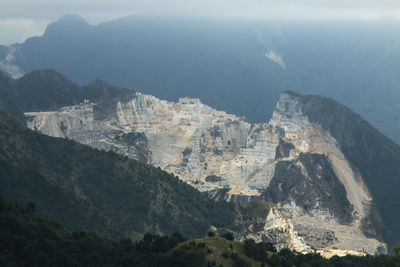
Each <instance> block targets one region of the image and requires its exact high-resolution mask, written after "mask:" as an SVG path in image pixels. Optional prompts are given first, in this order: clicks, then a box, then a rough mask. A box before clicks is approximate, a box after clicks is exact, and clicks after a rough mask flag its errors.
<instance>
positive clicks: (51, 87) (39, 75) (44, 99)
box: [0, 70, 135, 121]
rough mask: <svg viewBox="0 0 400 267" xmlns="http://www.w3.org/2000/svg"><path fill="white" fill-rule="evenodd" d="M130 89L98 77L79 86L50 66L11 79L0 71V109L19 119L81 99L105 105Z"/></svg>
mask: <svg viewBox="0 0 400 267" xmlns="http://www.w3.org/2000/svg"><path fill="white" fill-rule="evenodd" d="M134 92H135V91H134V90H132V89H123V88H117V87H114V86H110V85H108V84H106V83H105V82H102V81H100V80H95V81H94V82H92V83H90V84H88V85H86V86H83V87H81V86H78V85H76V84H75V83H73V82H71V81H70V80H69V79H68V78H66V77H65V76H63V75H61V74H60V73H57V72H55V71H53V70H35V71H32V72H30V73H28V74H26V75H24V76H23V77H21V78H19V79H15V80H14V79H12V78H10V77H8V76H7V75H6V74H4V73H2V72H1V71H0V109H1V110H3V111H6V112H8V113H9V114H11V115H12V116H14V117H15V118H18V119H19V120H21V121H24V119H25V117H24V115H23V112H28V111H49V110H57V109H59V108H61V107H64V106H70V105H77V104H79V103H83V102H84V100H85V99H87V100H90V101H94V102H98V101H102V102H103V103H104V106H105V107H108V106H109V104H110V103H114V101H115V100H116V99H125V98H126V97H127V96H130V95H132V94H133V93H134Z"/></svg>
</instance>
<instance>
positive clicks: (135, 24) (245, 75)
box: [0, 16, 400, 143]
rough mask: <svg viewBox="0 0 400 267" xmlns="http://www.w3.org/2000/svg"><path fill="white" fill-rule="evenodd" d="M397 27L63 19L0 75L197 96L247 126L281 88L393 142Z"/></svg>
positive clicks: (267, 111)
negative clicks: (354, 117)
mask: <svg viewBox="0 0 400 267" xmlns="http://www.w3.org/2000/svg"><path fill="white" fill-rule="evenodd" d="M398 29H399V27H398V22H396V21H391V20H381V21H370V22H360V21H348V22H345V21H342V22H337V21H335V22H320V23H318V24H316V23H311V22H310V23H308V22H297V23H291V22H286V23H285V22H276V23H274V22H269V21H257V20H245V19H242V20H238V19H237V20H233V19H232V20H229V19H225V20H224V19H220V20H217V19H215V20H202V19H195V18H193V19H183V18H181V19H177V18H175V19H173V18H167V17H164V18H162V17H161V18H160V17H158V18H156V17H145V16H130V17H124V18H121V19H118V20H114V21H109V22H104V23H100V24H99V25H96V26H93V25H89V24H88V23H87V22H86V21H85V20H84V19H82V18H80V17H77V16H65V17H63V18H62V19H60V20H59V21H57V22H55V23H53V24H51V25H49V27H48V28H47V30H46V32H45V34H44V36H43V37H34V38H30V39H28V40H27V41H26V42H25V43H23V44H22V45H20V46H19V45H17V46H15V47H14V48H13V49H14V50H15V51H14V52H13V57H11V60H10V61H7V62H4V61H3V68H4V63H7V64H9V63H10V64H11V63H12V64H15V65H16V66H18V67H19V68H20V69H21V70H22V71H24V72H29V71H31V70H34V69H43V68H45V69H47V68H51V69H55V70H57V71H59V72H61V73H63V74H65V75H67V76H68V77H69V78H71V79H72V80H73V81H74V82H77V83H79V84H87V83H89V82H91V81H92V80H94V79H96V78H101V79H103V80H105V81H106V82H109V83H111V84H114V85H117V86H120V87H129V88H132V87H133V88H140V89H141V90H142V91H143V92H145V93H150V94H153V95H155V96H157V97H160V98H162V99H167V100H173V101H176V100H177V99H178V98H179V97H182V96H194V97H200V98H201V100H202V101H203V102H205V103H206V104H208V105H211V106H213V107H216V108H218V109H221V110H225V111H227V112H229V113H234V114H237V115H239V116H246V118H247V119H248V120H249V121H251V122H263V121H266V120H267V119H268V118H270V116H271V115H272V111H273V109H274V106H275V103H276V101H277V100H278V98H279V95H280V93H281V92H283V91H284V90H287V89H290V90H294V91H297V92H301V93H306V94H310V93H312V94H319V95H324V96H330V97H333V98H334V99H336V100H338V101H340V102H342V103H344V104H346V105H348V106H349V107H350V108H352V109H354V110H355V111H356V112H358V113H360V114H361V115H362V116H363V117H364V118H366V119H367V120H368V121H370V122H371V123H372V124H373V125H374V126H376V127H377V128H378V129H380V130H381V131H383V132H384V133H385V134H386V135H388V136H389V137H390V138H392V139H394V140H395V141H396V142H398V143H399V140H400V135H399V133H400V131H399V128H398V127H399V126H398V125H400V123H399V118H400V111H399V106H398V103H400V93H399V92H400V89H399V87H400V82H399V80H398V75H397V73H398V71H399V69H400V66H399V64H400V63H399V62H400V60H399V56H400V53H399V51H398V44H399V41H400V40H399V37H398V36H400V34H399V32H398ZM5 49H7V48H4V47H3V48H2V50H5ZM1 55H3V57H2V58H3V59H4V56H5V55H6V54H5V53H4V52H1V51H0V56H1ZM7 64H6V65H7ZM7 66H8V65H7ZM8 67H9V66H8ZM14 70H15V69H14Z"/></svg>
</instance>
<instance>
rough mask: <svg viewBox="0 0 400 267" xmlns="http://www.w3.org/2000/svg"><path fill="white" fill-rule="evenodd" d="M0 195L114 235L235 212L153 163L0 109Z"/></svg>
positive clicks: (195, 231)
mask: <svg viewBox="0 0 400 267" xmlns="http://www.w3.org/2000/svg"><path fill="white" fill-rule="evenodd" d="M0 160H1V161H0V164H1V166H2V168H1V171H0V173H1V180H0V182H1V186H0V194H1V195H5V196H11V197H14V198H15V199H17V200H19V201H22V202H24V203H26V202H27V201H30V202H34V203H37V204H38V208H39V211H42V212H43V213H45V214H47V215H49V216H51V217H52V218H54V219H57V220H59V221H61V222H63V223H65V224H67V225H69V226H73V227H74V228H76V229H86V230H89V231H96V232H98V233H100V234H102V235H104V236H109V237H113V238H117V237H122V236H133V237H134V236H135V235H136V236H137V233H146V232H156V233H157V232H158V233H173V232H177V231H179V232H181V233H184V234H185V235H186V236H201V235H204V233H206V232H207V230H208V228H209V227H210V225H214V226H216V227H221V226H224V227H229V226H232V223H233V221H234V217H235V213H234V211H233V209H232V207H231V205H229V204H228V203H226V202H215V201H213V200H211V199H209V198H208V197H207V196H206V195H204V194H201V193H200V192H198V191H197V190H196V189H194V188H193V187H191V186H189V185H187V184H185V183H183V182H181V181H179V180H178V178H176V177H174V176H173V175H170V174H168V173H166V172H164V171H162V170H160V169H158V168H155V167H152V166H150V165H147V164H143V163H140V162H137V161H135V160H130V159H128V158H126V157H123V156H120V155H117V154H115V153H113V152H105V151H98V150H96V149H92V148H90V147H87V146H84V145H81V144H79V143H77V142H75V141H71V140H64V139H60V138H53V137H48V136H45V135H42V134H40V133H37V132H34V131H31V130H29V129H27V128H25V127H24V126H22V125H21V124H20V123H19V122H18V121H16V120H15V119H13V118H11V117H9V116H7V115H6V114H4V113H0Z"/></svg>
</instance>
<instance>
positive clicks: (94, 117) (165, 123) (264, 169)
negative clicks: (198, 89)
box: [26, 93, 385, 254]
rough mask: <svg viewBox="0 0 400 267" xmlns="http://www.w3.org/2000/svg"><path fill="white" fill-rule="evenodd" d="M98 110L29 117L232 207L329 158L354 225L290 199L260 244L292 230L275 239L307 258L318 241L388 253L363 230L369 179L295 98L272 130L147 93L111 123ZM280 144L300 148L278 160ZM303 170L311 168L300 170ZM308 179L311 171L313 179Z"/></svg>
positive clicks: (34, 125) (289, 97) (119, 108)
mask: <svg viewBox="0 0 400 267" xmlns="http://www.w3.org/2000/svg"><path fill="white" fill-rule="evenodd" d="M98 110H99V105H97V104H91V103H84V104H81V105H77V106H71V107H65V108H62V109H60V110H58V111H54V112H31V113H26V116H27V118H28V127H30V128H31V129H35V130H38V131H41V132H43V133H45V134H48V135H51V136H56V137H64V138H70V139H74V140H77V141H78V142H81V143H84V144H87V145H90V146H93V147H96V148H99V149H105V150H114V151H116V152H118V153H121V154H123V155H127V156H129V157H132V158H135V159H141V160H143V159H145V160H147V162H149V163H151V164H153V165H156V166H160V167H161V168H163V169H164V170H166V171H168V172H171V173H173V174H175V175H177V176H178V177H179V178H180V179H182V180H184V181H185V182H187V183H189V184H191V185H193V186H195V187H196V188H198V189H199V190H201V191H212V192H218V190H225V191H226V192H227V193H226V195H225V196H226V198H227V200H229V199H230V198H231V197H232V196H237V195H239V196H243V197H261V195H262V193H263V192H264V191H265V190H266V189H267V188H268V187H269V184H270V181H271V179H272V178H273V177H274V174H275V166H276V164H277V163H278V162H280V161H295V160H296V159H298V157H299V155H300V154H301V153H315V154H323V155H325V156H326V157H327V158H328V159H329V162H330V164H331V166H332V169H333V171H334V173H335V175H336V177H337V179H338V180H339V181H340V182H341V183H342V184H343V186H344V188H345V190H346V196H347V199H348V200H349V202H350V203H351V204H352V206H353V208H354V211H353V214H352V216H353V222H352V223H351V224H350V225H341V224H340V223H339V222H338V221H339V220H337V218H336V217H335V215H334V214H332V213H331V212H330V211H329V210H328V209H326V208H325V207H323V206H321V204H320V202H319V201H318V200H317V199H316V200H315V203H314V205H313V207H312V208H311V209H310V210H308V211H307V212H306V211H304V209H303V208H302V207H301V205H300V206H299V204H296V203H295V202H293V201H290V199H288V200H287V201H286V202H284V203H276V204H277V205H278V207H280V211H278V210H277V209H272V210H271V211H270V212H269V214H268V216H267V219H266V222H265V228H264V230H262V231H258V233H253V234H252V235H253V236H252V237H254V238H256V239H257V238H260V236H258V235H261V236H262V235H264V236H267V235H268V233H270V232H271V231H272V230H274V229H275V230H276V229H281V230H282V229H284V230H282V231H273V232H275V233H277V232H280V233H284V234H285V235H286V237H285V238H283V240H286V241H285V242H286V246H289V247H290V248H296V249H298V250H301V251H307V250H308V249H309V248H310V247H311V246H313V247H314V245H315V244H317V243H318V242H319V241H317V240H318V238H326V236H328V237H329V240H330V241H329V242H327V243H323V242H322V243H318V244H319V246H320V247H321V250H326V251H328V250H331V249H333V248H338V249H343V250H348V251H349V250H351V249H352V247H354V248H357V250H358V251H362V252H366V253H371V254H374V253H375V252H377V251H378V250H380V251H382V249H383V250H384V249H385V245H384V244H382V243H380V242H378V241H377V240H375V239H368V238H366V237H365V236H364V235H363V233H362V231H361V230H360V227H361V220H362V219H363V218H365V216H367V215H368V214H369V210H370V204H371V201H372V197H371V194H370V193H369V192H368V189H367V187H366V186H365V185H364V183H363V180H362V177H360V176H359V175H358V174H357V172H356V171H354V170H353V169H352V167H351V165H350V164H349V162H348V161H347V160H346V158H345V156H344V155H343V153H342V152H341V150H340V148H339V146H338V144H337V142H336V140H335V139H334V138H333V137H332V136H331V135H330V133H328V132H326V131H324V130H323V129H322V128H321V127H320V126H319V125H315V124H312V123H310V121H309V120H308V118H307V117H306V116H304V115H303V113H302V105H301V102H300V101H299V99H298V97H297V96H295V95H293V94H291V93H284V94H282V95H281V98H280V100H279V102H278V104H277V106H276V109H275V111H274V113H273V116H272V118H271V120H270V121H269V122H268V123H264V124H250V123H248V122H246V121H245V120H244V118H239V117H237V116H235V115H231V114H227V113H226V112H223V111H218V110H215V109H213V108H211V107H209V106H207V105H205V104H203V103H201V102H200V100H199V99H194V98H181V99H180V100H179V102H178V103H172V102H168V101H164V100H160V99H157V98H156V97H154V96H150V95H145V94H141V93H136V95H135V96H134V97H133V98H132V99H130V100H129V101H125V102H121V101H118V102H117V103H116V105H115V108H114V112H113V113H111V115H110V114H108V115H107V116H99V115H98V113H99V111H98ZM132 133H135V134H136V133H141V134H142V135H141V136H142V138H141V139H140V140H139V139H138V138H137V136H136V135H135V136H134V138H131V139H129V140H131V141H130V142H127V141H124V140H127V139H126V138H125V137H126V136H128V135H129V134H132ZM280 141H285V142H287V143H290V144H292V145H293V148H292V149H290V150H289V151H286V152H287V153H285V151H283V150H282V152H281V153H280V154H281V155H280V156H279V157H277V153H276V150H277V147H278V145H279V143H280ZM143 147H145V148H143ZM320 167H321V168H322V166H318V168H320ZM299 168H301V169H304V166H301V164H300V163H299ZM307 175H308V174H307V173H306V171H304V178H305V179H307ZM321 179H323V177H321ZM282 214H284V215H282ZM299 232H301V235H303V237H304V235H307V233H310V234H311V235H316V237H314V236H308V237H307V236H305V237H304V239H303V238H302V237H300V235H299ZM349 237H350V238H349ZM307 242H308V243H307Z"/></svg>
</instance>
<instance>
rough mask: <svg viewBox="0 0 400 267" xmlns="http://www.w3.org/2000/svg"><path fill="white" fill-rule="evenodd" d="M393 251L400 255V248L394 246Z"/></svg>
mask: <svg viewBox="0 0 400 267" xmlns="http://www.w3.org/2000/svg"><path fill="white" fill-rule="evenodd" d="M392 251H393V252H394V254H396V256H399V252H400V248H392Z"/></svg>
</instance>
